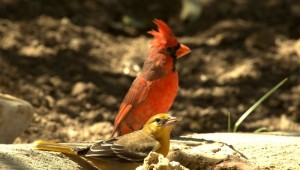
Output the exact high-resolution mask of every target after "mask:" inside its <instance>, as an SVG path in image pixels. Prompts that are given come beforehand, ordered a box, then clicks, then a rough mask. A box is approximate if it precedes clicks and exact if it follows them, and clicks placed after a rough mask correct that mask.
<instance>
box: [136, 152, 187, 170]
mask: <svg viewBox="0 0 300 170" xmlns="http://www.w3.org/2000/svg"><path fill="white" fill-rule="evenodd" d="M144 169H153V170H173V169H174V170H175V169H176V170H188V169H187V168H186V167H184V166H182V165H180V163H179V162H175V161H172V162H171V161H169V159H168V158H165V157H164V156H163V155H161V154H158V153H156V152H150V153H149V155H148V156H147V157H146V158H145V160H144V164H143V165H142V166H139V167H137V168H136V170H144Z"/></svg>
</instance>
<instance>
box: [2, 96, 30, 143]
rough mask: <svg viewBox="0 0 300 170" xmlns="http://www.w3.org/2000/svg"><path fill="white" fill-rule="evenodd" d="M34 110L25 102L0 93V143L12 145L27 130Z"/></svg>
mask: <svg viewBox="0 0 300 170" xmlns="http://www.w3.org/2000/svg"><path fill="white" fill-rule="evenodd" d="M33 113H34V108H33V107H32V105H31V104H30V103H28V102H26V101H24V100H21V99H18V98H16V97H13V96H10V95H6V94H1V93H0V143H6V144H7V143H12V142H13V141H14V140H15V138H16V137H17V136H18V135H19V134H20V133H22V132H23V131H24V130H26V129H27V127H28V126H29V124H30V123H31V121H32V118H33Z"/></svg>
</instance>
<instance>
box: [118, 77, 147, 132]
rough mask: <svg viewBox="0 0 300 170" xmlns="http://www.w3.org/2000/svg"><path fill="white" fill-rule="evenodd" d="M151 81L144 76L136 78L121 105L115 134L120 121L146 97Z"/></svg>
mask: <svg viewBox="0 0 300 170" xmlns="http://www.w3.org/2000/svg"><path fill="white" fill-rule="evenodd" d="M150 83H151V82H149V81H147V80H145V79H144V78H143V77H138V78H136V79H135V81H134V82H133V83H132V85H131V87H130V89H129V91H128V92H127V94H126V96H125V98H124V100H123V101H122V103H121V105H120V108H119V111H118V115H117V117H116V119H115V123H114V131H113V135H114V133H115V131H116V130H117V129H118V128H119V125H120V123H121V122H122V121H123V120H124V118H125V117H126V116H127V115H128V113H129V112H130V111H131V110H132V108H134V107H135V106H136V105H138V104H139V103H141V102H142V101H144V100H145V99H146V97H147V95H148V92H149V89H150Z"/></svg>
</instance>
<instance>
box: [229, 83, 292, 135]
mask: <svg viewBox="0 0 300 170" xmlns="http://www.w3.org/2000/svg"><path fill="white" fill-rule="evenodd" d="M287 80H288V78H285V79H283V80H282V81H281V82H279V83H278V84H277V85H276V86H275V87H273V88H272V89H271V90H269V91H268V92H267V93H266V94H265V95H264V96H263V97H261V98H260V99H259V100H258V101H257V102H255V103H254V104H253V105H252V106H251V107H250V108H249V109H248V110H247V111H246V112H245V113H244V114H243V115H242V116H241V117H240V118H239V119H238V120H237V121H236V123H235V124H234V128H233V132H237V129H238V127H239V125H240V124H241V123H242V122H243V121H244V120H245V119H246V118H247V117H248V116H249V115H250V113H252V111H253V110H255V109H256V108H257V107H258V106H259V105H260V104H261V103H262V102H263V101H265V100H266V99H267V98H268V97H269V96H270V95H271V94H273V93H274V92H275V91H276V90H277V89H278V88H279V87H281V86H282V85H283V84H284V83H285V82H286V81H287ZM265 130H267V128H265V127H262V128H259V129H257V130H256V131H255V132H256V133H258V132H261V131H265ZM230 131H231V118H230V114H228V132H230Z"/></svg>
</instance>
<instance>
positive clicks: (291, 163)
mask: <svg viewBox="0 0 300 170" xmlns="http://www.w3.org/2000/svg"><path fill="white" fill-rule="evenodd" d="M299 136H300V133H271V134H240V133H236V134H231V133H212V134H193V135H187V136H184V137H181V138H179V139H176V140H171V151H170V153H169V155H168V158H169V160H170V161H169V160H167V158H164V157H163V156H161V155H158V154H155V153H151V155H150V156H149V157H147V158H146V160H145V162H144V164H145V165H143V166H141V167H139V170H141V169H143V168H144V167H145V168H147V167H149V166H151V167H150V169H151V168H152V169H167V170H172V169H176V167H178V169H180V168H183V167H182V166H185V167H186V168H189V169H214V170H215V169H222V170H229V169H247V170H248V169H250V170H251V169H259V168H260V169H276V170H277V169H278V170H286V169H300V165H299V155H300V150H299V147H300V137H299ZM92 143H93V142H78V143H67V144H68V145H70V146H71V147H76V148H84V147H86V146H89V145H91V144H92ZM172 161H176V162H180V164H181V165H182V166H179V164H178V163H176V162H173V163H172ZM169 164H170V165H169ZM204 165H206V166H204ZM0 167H1V168H0V169H32V170H35V169H36V170H39V169H74V170H77V169H78V170H79V169H93V167H92V166H91V165H90V164H89V163H88V162H86V161H85V160H83V159H79V158H78V157H74V156H70V155H67V154H61V153H58V152H47V151H40V150H35V149H34V148H33V146H32V144H13V145H12V144H9V145H4V144H2V145H1V144H0ZM201 167H202V168H201ZM122 169H125V168H124V167H122Z"/></svg>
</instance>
